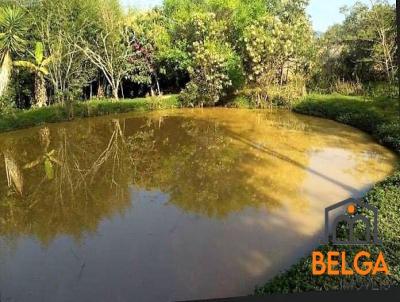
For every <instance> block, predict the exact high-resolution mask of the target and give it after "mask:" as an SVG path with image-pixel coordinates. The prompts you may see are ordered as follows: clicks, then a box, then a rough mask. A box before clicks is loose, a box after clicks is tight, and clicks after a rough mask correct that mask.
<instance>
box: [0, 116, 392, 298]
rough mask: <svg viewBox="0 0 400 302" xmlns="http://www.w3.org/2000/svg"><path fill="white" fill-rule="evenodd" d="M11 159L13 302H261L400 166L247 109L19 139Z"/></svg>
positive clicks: (366, 144) (4, 149) (7, 213)
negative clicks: (327, 218)
mask: <svg viewBox="0 0 400 302" xmlns="http://www.w3.org/2000/svg"><path fill="white" fill-rule="evenodd" d="M0 157H1V160H0V300H1V301H174V300H187V299H200V298H202V299H203V298H219V297H228V296H238V295H246V294H249V293H252V291H253V289H254V287H255V286H256V285H257V284H258V285H261V284H263V283H264V282H266V281H267V280H268V279H270V278H272V277H273V276H275V275H276V274H277V273H278V272H280V271H282V270H284V269H286V268H288V267H289V266H290V265H291V264H292V263H294V262H296V260H298V259H299V257H301V256H303V255H305V254H306V253H309V252H310V251H311V250H312V248H313V247H315V246H316V245H317V244H318V243H319V242H320V238H321V237H322V229H323V224H324V209H325V207H327V206H329V205H331V204H334V203H336V202H339V201H341V200H343V199H345V198H347V197H349V196H358V195H361V194H362V193H363V192H365V190H366V189H368V188H369V187H370V186H371V185H373V184H374V183H376V182H378V181H380V180H382V179H383V178H385V176H387V175H388V174H390V173H391V172H392V171H393V169H394V166H395V163H396V161H397V159H396V157H395V155H394V154H393V153H391V152H390V151H388V150H387V149H385V148H384V147H382V146H379V145H378V144H376V143H375V142H374V141H373V140H372V139H371V138H370V137H369V136H368V135H366V134H364V133H362V132H360V131H358V130H355V129H353V128H351V127H347V126H344V125H340V124H338V123H335V122H331V121H327V120H322V119H317V118H311V117H306V116H300V115H295V114H292V113H288V112H276V111H272V112H270V111H249V110H235V109H204V110H201V109H198V110H175V111H162V112H152V113H134V114H127V115H119V116H109V117H105V118H93V119H85V120H80V121H76V122H71V123H61V124H52V125H47V126H43V127H38V128H32V129H28V130H22V131H15V132H12V133H5V134H2V135H0Z"/></svg>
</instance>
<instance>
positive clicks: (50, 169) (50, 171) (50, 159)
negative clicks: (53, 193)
mask: <svg viewBox="0 0 400 302" xmlns="http://www.w3.org/2000/svg"><path fill="white" fill-rule="evenodd" d="M39 134H40V142H41V145H42V146H43V153H42V154H41V155H39V157H38V158H36V159H35V160H34V161H32V162H30V163H28V164H26V165H25V166H23V169H24V170H26V169H32V168H34V167H36V166H38V165H40V164H43V167H44V172H45V174H46V177H47V179H48V180H52V179H54V165H53V164H57V165H59V166H62V165H63V164H62V162H60V161H59V160H58V159H57V158H56V157H55V153H56V150H51V151H49V147H50V129H49V128H48V127H45V128H42V129H40V131H39Z"/></svg>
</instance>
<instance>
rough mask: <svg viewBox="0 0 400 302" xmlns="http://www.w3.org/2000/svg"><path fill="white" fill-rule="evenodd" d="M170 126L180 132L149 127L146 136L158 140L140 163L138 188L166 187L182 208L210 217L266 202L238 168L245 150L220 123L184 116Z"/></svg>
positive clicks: (174, 200)
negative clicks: (238, 145)
mask: <svg viewBox="0 0 400 302" xmlns="http://www.w3.org/2000/svg"><path fill="white" fill-rule="evenodd" d="M172 123H177V124H178V125H175V126H174V125H171V124H172ZM166 124H167V125H166V128H167V129H168V128H169V129H175V132H174V133H168V131H167V132H164V131H162V132H157V131H155V132H154V131H153V130H150V132H148V134H147V135H146V137H147V138H148V141H149V142H151V141H152V140H154V141H155V144H154V146H153V148H152V149H149V150H150V152H149V153H147V154H144V156H143V157H141V158H140V162H136V163H135V166H136V167H137V170H136V171H137V173H135V174H134V182H135V185H136V186H138V187H142V188H145V189H147V190H151V189H152V188H158V189H161V190H162V191H163V192H168V193H169V194H170V202H171V203H173V204H174V205H176V206H178V207H179V208H181V209H183V210H185V211H190V212H193V213H198V214H203V215H207V216H210V217H215V216H216V217H222V216H226V215H227V214H229V213H232V212H237V211H240V210H242V209H243V208H244V207H247V206H258V205H260V204H262V203H263V201H265V196H264V195H262V194H261V191H259V190H258V188H254V187H252V186H247V185H246V183H247V178H248V177H249V175H248V174H246V173H245V171H242V170H240V168H239V166H238V164H239V162H240V161H242V159H243V157H246V154H245V153H243V152H244V151H243V150H241V149H238V148H237V146H236V145H235V144H233V142H232V139H231V138H229V137H228V136H226V135H225V133H224V130H223V127H222V126H221V125H218V123H214V122H207V121H193V120H189V119H182V118H179V119H170V120H168V121H166ZM151 133H153V136H151ZM134 145H136V144H134ZM146 158H147V160H146ZM143 173H144V175H146V176H148V177H143ZM277 204H278V202H276V203H273V202H271V203H269V204H268V205H269V206H276V205H277Z"/></svg>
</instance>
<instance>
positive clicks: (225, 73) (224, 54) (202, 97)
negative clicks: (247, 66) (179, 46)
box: [179, 40, 244, 107]
mask: <svg viewBox="0 0 400 302" xmlns="http://www.w3.org/2000/svg"><path fill="white" fill-rule="evenodd" d="M194 47H195V52H194V63H193V64H194V66H193V67H192V68H190V70H189V73H190V79H191V80H190V82H189V83H188V84H187V85H186V87H185V89H184V90H183V91H182V93H181V95H180V97H179V100H180V101H181V103H182V104H184V105H185V106H200V107H202V106H214V105H215V104H216V103H218V102H219V101H220V100H221V99H222V98H223V97H224V96H226V95H228V94H229V93H231V92H232V91H234V90H235V89H236V88H238V87H239V86H240V85H242V83H243V81H244V79H243V71H242V66H241V64H240V59H239V58H238V57H237V55H236V54H235V53H234V51H233V50H232V48H231V47H230V46H229V45H228V44H223V43H220V42H215V41H209V40H207V41H206V42H204V43H199V42H195V44H194Z"/></svg>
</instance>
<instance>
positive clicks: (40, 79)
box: [35, 73, 47, 108]
mask: <svg viewBox="0 0 400 302" xmlns="http://www.w3.org/2000/svg"><path fill="white" fill-rule="evenodd" d="M46 105H47V94H46V82H45V79H44V76H43V74H41V73H37V74H36V75H35V107H39V108H41V107H44V106H46Z"/></svg>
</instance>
